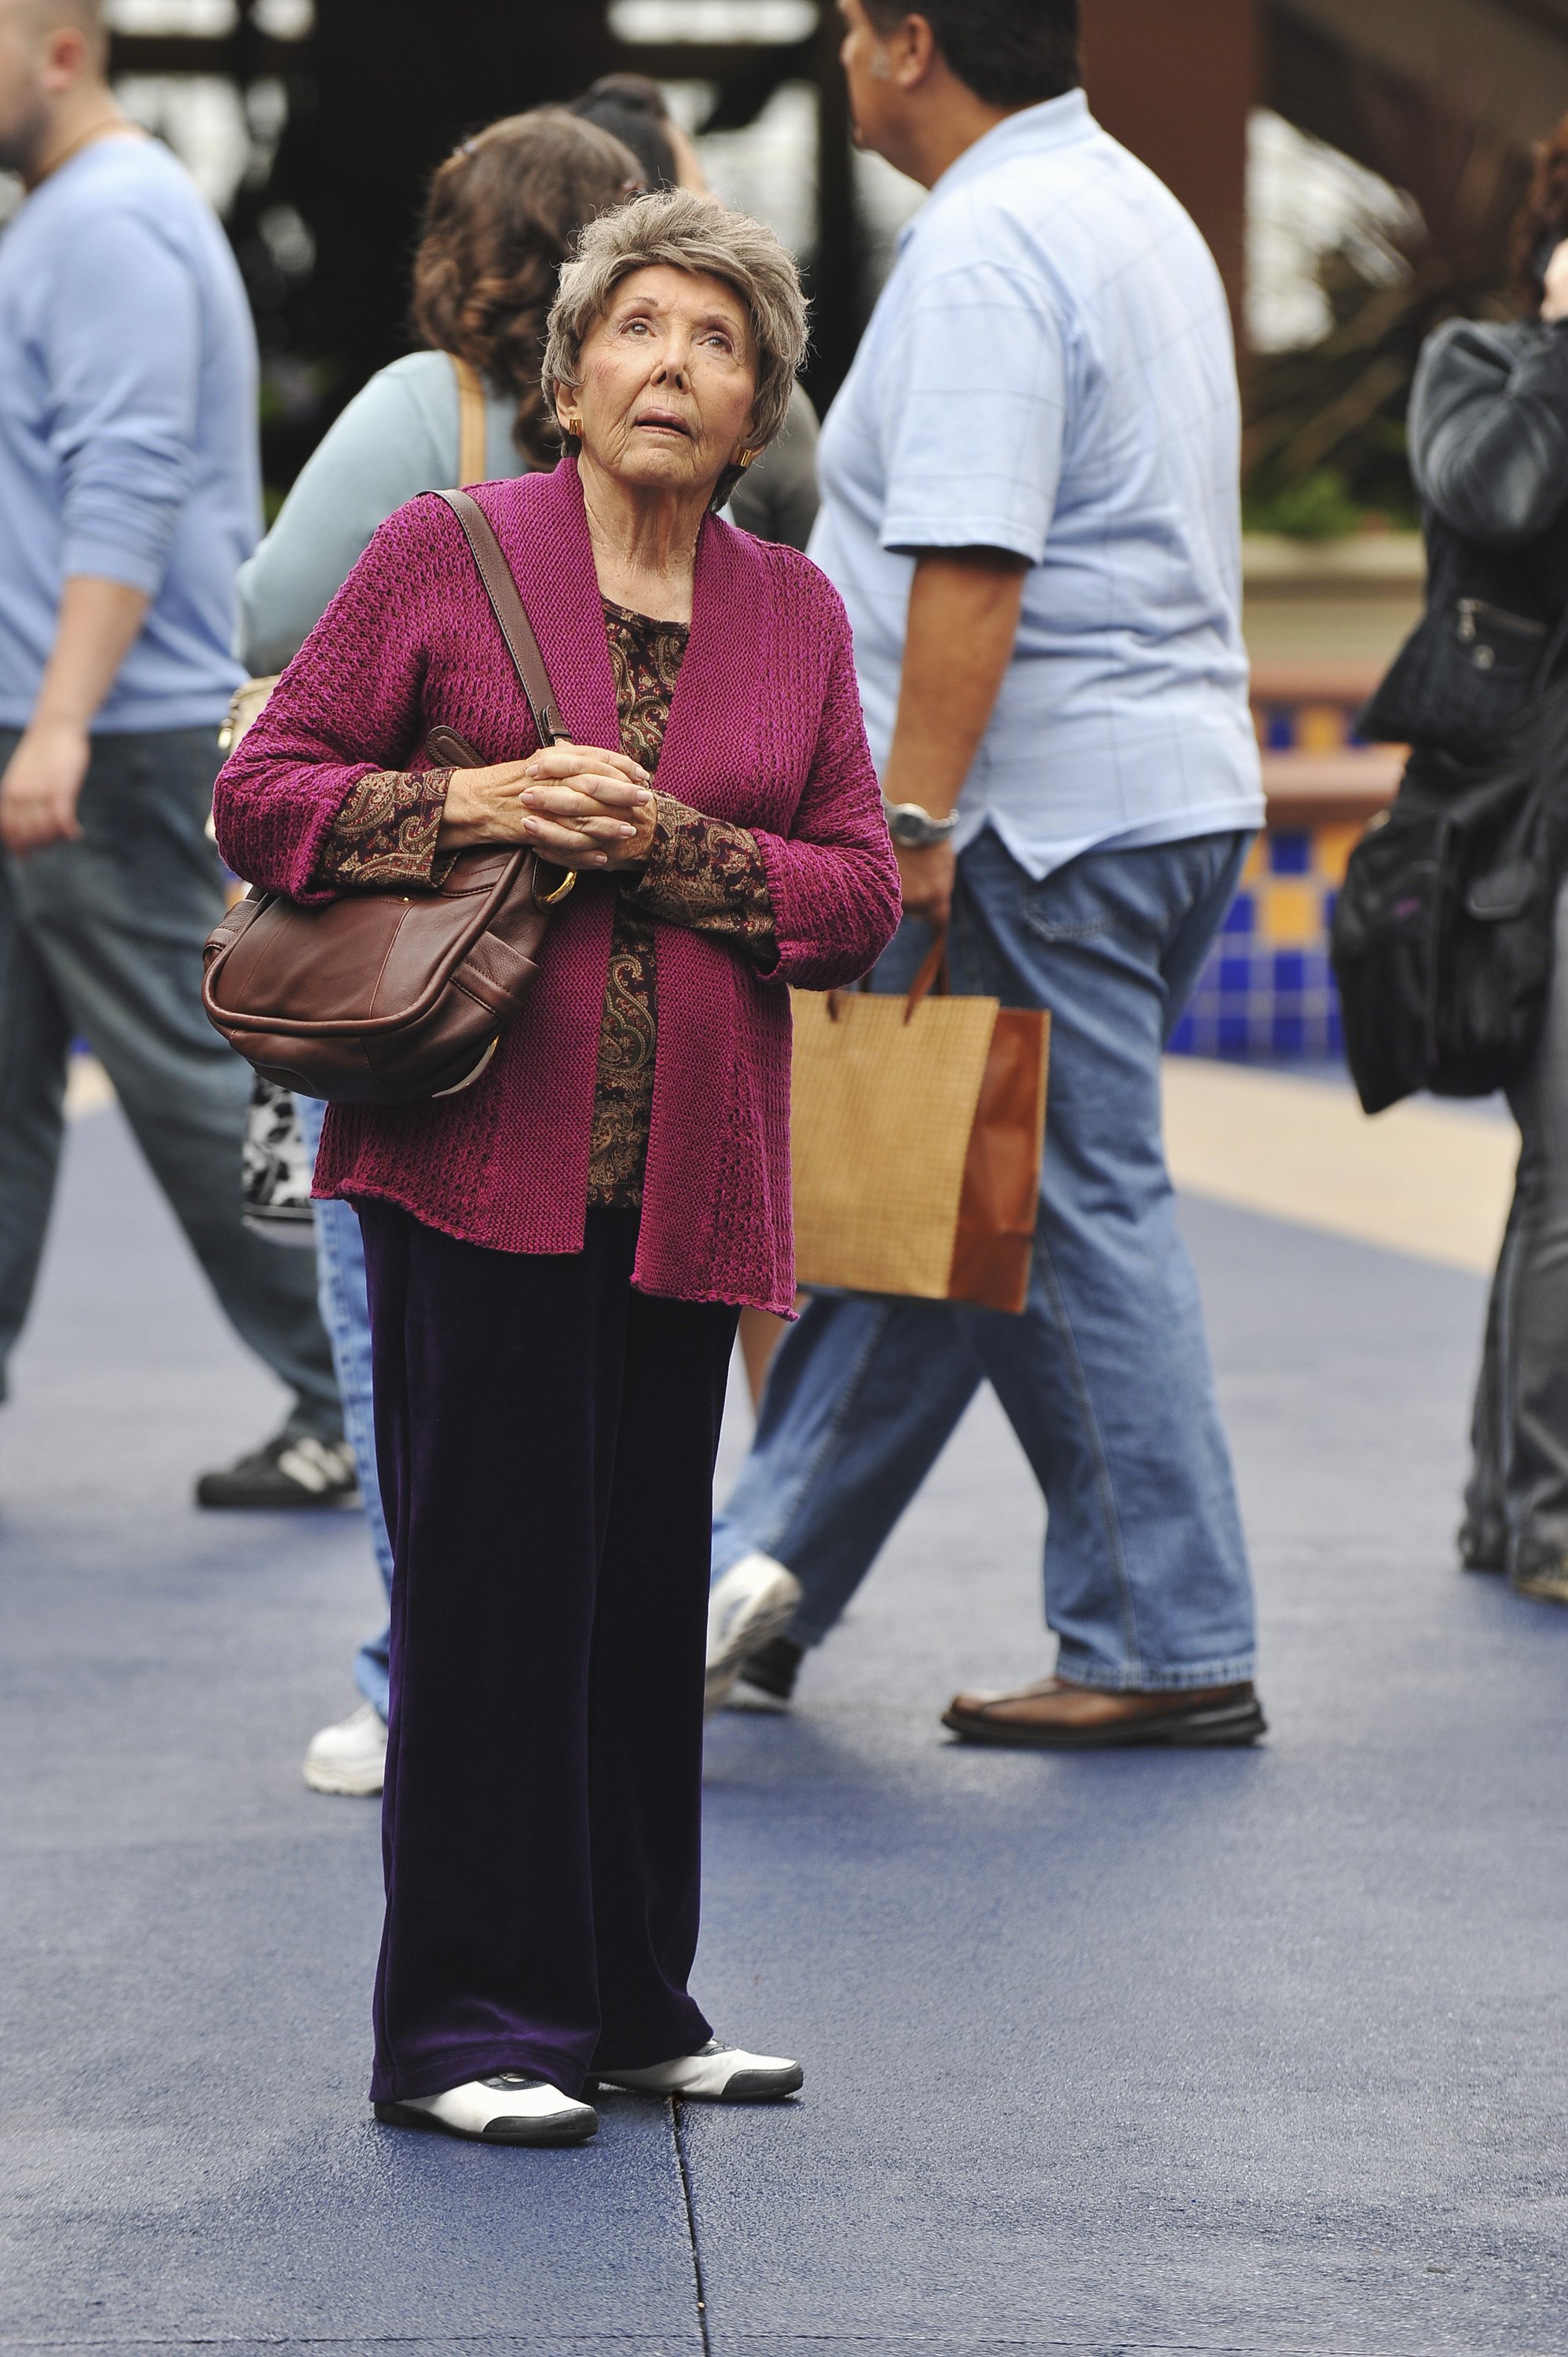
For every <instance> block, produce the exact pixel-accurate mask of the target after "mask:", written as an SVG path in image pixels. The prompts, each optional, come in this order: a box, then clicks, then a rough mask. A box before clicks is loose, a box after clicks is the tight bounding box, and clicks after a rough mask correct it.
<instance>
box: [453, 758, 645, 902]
mask: <svg viewBox="0 0 1568 2357" xmlns="http://www.w3.org/2000/svg"><path fill="white" fill-rule="evenodd" d="M657 818H658V803H657V802H656V800H655V797H654V792H653V788H652V784H651V782H650V779H649V775H648V772H647V770H644V769H642V768H640V767H639V764H638V763H637V762H636V761H634V760H632V759H630V758H629V756H628V755H627V754H625V753H610V752H607V751H605V750H604V748H602V747H600V746H597V745H573V744H569V743H566V742H564V741H563V742H561V743H558V744H554V745H546V746H543V747H542V748H541V749H540V750H539V751H538V752H537V753H531V754H530V755H529V757H528V759H526V760H525V761H498V762H497V763H495V764H494V765H493V766H492V767H490V768H489V769H484V770H453V772H452V782H451V784H450V785H449V786H448V787H447V789H446V813H445V815H444V816H443V818H442V822H441V832H440V834H439V836H438V837H437V848H438V849H439V850H442V851H467V850H470V849H471V848H472V847H473V846H474V845H476V844H481V843H513V844H516V843H521V844H527V845H529V846H530V847H531V848H532V850H534V851H537V852H538V854H539V856H540V857H541V858H542V859H547V860H549V861H550V862H551V864H552V866H556V867H591V868H607V869H610V870H615V869H618V868H623V867H637V866H641V864H642V862H643V861H644V860H645V859H646V858H647V856H648V855H649V852H650V849H651V848H652V845H653V830H654V825H655V823H656V821H657Z"/></svg>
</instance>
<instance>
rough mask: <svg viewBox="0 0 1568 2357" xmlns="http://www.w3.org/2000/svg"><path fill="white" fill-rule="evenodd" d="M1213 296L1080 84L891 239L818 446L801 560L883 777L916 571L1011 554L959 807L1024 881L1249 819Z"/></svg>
mask: <svg viewBox="0 0 1568 2357" xmlns="http://www.w3.org/2000/svg"><path fill="white" fill-rule="evenodd" d="M1239 442H1240V410H1239V404H1238V399H1237V391H1236V366H1235V356H1234V351H1233V348H1232V343H1231V336H1230V317H1229V313H1228V311H1227V309H1226V303H1225V295H1224V290H1223V288H1222V286H1221V285H1220V281H1219V272H1218V271H1217V269H1216V268H1215V265H1214V262H1213V259H1212V257H1211V255H1210V254H1209V253H1208V248H1207V246H1206V245H1205V244H1204V242H1203V241H1202V239H1201V238H1200V237H1199V235H1198V233H1197V230H1196V229H1195V228H1194V226H1193V224H1192V222H1191V221H1189V220H1188V218H1187V214H1186V213H1185V212H1184V211H1183V210H1182V209H1181V207H1180V205H1179V204H1178V203H1177V202H1176V199H1175V198H1174V197H1173V196H1172V195H1171V193H1170V191H1169V189H1168V188H1165V187H1164V185H1163V184H1162V183H1161V182H1160V181H1159V180H1157V179H1156V178H1155V176H1154V174H1153V173H1152V172H1150V171H1148V170H1146V169H1145V167H1144V166H1143V165H1142V164H1140V163H1139V162H1137V160H1136V159H1135V158H1134V157H1133V156H1130V155H1129V154H1128V153H1127V151H1126V149H1125V148H1123V147H1120V146H1118V145H1117V144H1116V142H1115V141H1114V140H1113V139H1112V138H1111V137H1110V136H1109V135H1107V133H1105V132H1104V131H1102V130H1101V127H1100V125H1099V124H1097V123H1096V122H1095V121H1094V119H1093V117H1092V116H1091V115H1090V112H1089V109H1088V105H1087V103H1086V102H1085V99H1084V96H1083V93H1082V92H1081V91H1072V92H1070V93H1069V95H1068V96H1066V97H1064V98H1056V99H1051V100H1049V101H1048V102H1047V103H1046V104H1044V105H1041V106H1032V107H1028V108H1026V110H1025V111H1024V112H1023V113H1019V114H1015V115H1010V116H1008V117H1007V118H1006V119H1005V120H1004V122H1002V123H1000V124H997V125H996V127H995V128H994V129H993V130H992V131H989V132H987V134H986V135H985V136H984V137H983V139H981V140H978V141H977V142H976V144H975V145H973V146H972V147H971V148H969V149H968V150H967V151H966V152H965V153H964V154H963V155H962V156H960V158H959V159H958V161H957V162H956V163H955V164H953V165H952V166H951V167H950V168H949V169H948V171H946V172H945V173H944V174H943V175H942V178H940V180H939V181H938V182H937V184H936V187H935V188H933V189H932V191H931V194H930V196H929V199H928V200H927V202H926V204H925V205H924V206H923V207H922V208H921V210H920V211H919V213H918V215H917V217H916V218H915V220H914V221H912V222H911V223H910V224H909V226H908V228H907V229H906V230H905V231H904V234H903V237H902V239H901V241H900V244H899V252H898V258H897V263H896V264H895V267H894V270H893V273H892V275H891V276H890V277H889V279H888V281H887V284H886V286H885V287H884V288H883V291H882V295H881V297H880V299H879V301H878V303H877V305H876V308H875V312H874V313H873V315H872V319H871V323H870V326H869V327H868V328H867V329H866V332H865V339H864V340H863V342H862V344H861V347H860V350H859V352H858V353H857V354H856V357H855V361H854V367H853V368H852V369H851V371H850V373H849V376H848V378H847V379H846V380H845V382H844V385H843V390H842V391H841V393H840V394H839V396H838V399H837V400H836V401H835V402H834V404H833V405H832V410H831V411H830V412H829V414H828V417H827V420H826V423H825V424H824V425H823V428H822V447H821V456H820V460H819V471H820V474H821V478H822V511H821V514H820V515H819V518H818V521H817V526H816V530H815V532H814V533H813V534H812V536H811V548H810V554H811V556H812V557H813V558H814V559H815V560H816V562H817V563H818V564H819V565H821V566H822V570H823V571H824V572H825V573H826V574H827V576H828V577H829V578H830V580H832V582H833V584H834V585H835V587H837V588H838V590H839V591H840V593H841V594H842V596H843V600H844V603H845V605H846V606H847V607H848V608H849V616H850V620H851V622H852V623H853V625H854V657H855V669H856V672H857V674H858V676H859V681H860V692H861V699H862V702H863V704H864V705H865V723H866V729H867V733H868V735H869V737H870V739H871V748H872V752H873V754H874V755H875V759H876V762H877V766H878V768H879V769H882V768H883V767H884V766H885V765H886V758H887V752H888V748H889V746H890V744H891V742H892V737H893V724H894V719H895V716H896V714H897V703H898V680H899V671H900V667H901V664H902V661H903V651H904V630H905V621H906V617H907V614H908V599H909V585H910V581H911V578H912V576H913V572H914V558H913V556H912V555H911V554H909V553H908V552H910V551H912V550H915V549H921V548H961V547H990V548H1002V549H1008V550H1011V551H1012V552H1013V553H1014V554H1017V555H1020V556H1024V557H1026V558H1027V559H1028V560H1029V565H1030V568H1031V569H1030V571H1029V573H1028V575H1027V576H1026V583H1025V590H1024V607H1023V615H1022V619H1021V621H1020V625H1019V630H1018V637H1017V642H1016V646H1015V651H1014V656H1013V661H1012V663H1011V664H1010V666H1009V668H1008V671H1007V673H1006V675H1005V678H1004V682H1003V685H1002V690H1001V693H1000V694H999V696H998V698H997V702H996V707H995V711H994V714H993V717H992V721H991V725H990V726H989V728H988V729H987V731H986V734H985V737H984V738H983V741H982V744H981V747H980V751H979V753H978V755H977V757H976V759H975V762H974V765H973V768H972V770H971V771H970V774H969V777H968V780H967V781H966V783H965V785H964V789H963V794H962V797H961V802H960V805H959V807H960V826H959V832H958V835H957V842H958V845H959V846H960V847H962V845H964V844H965V843H968V842H970V841H972V839H973V838H974V836H975V835H977V834H979V833H980V832H981V830H982V828H983V827H984V826H986V825H991V826H993V827H994V828H995V830H996V832H997V834H999V835H1000V836H1001V837H1002V839H1003V841H1004V843H1005V845H1007V848H1008V850H1009V851H1010V852H1011V853H1012V855H1013V856H1014V857H1015V859H1016V860H1018V861H1019V862H1020V864H1021V865H1022V866H1024V867H1026V869H1027V870H1028V872H1029V873H1030V874H1031V875H1032V876H1035V877H1042V876H1046V875H1048V874H1049V873H1050V872H1051V870H1052V869H1053V868H1056V867H1059V866H1063V865H1064V864H1065V863H1066V862H1067V861H1068V860H1069V859H1072V858H1075V857H1076V856H1078V855H1079V853H1080V852H1083V851H1087V850H1090V849H1092V848H1094V847H1096V846H1099V845H1108V844H1112V843H1116V844H1122V845H1133V844H1151V843H1169V842H1178V841H1181V840H1183V839H1184V838H1186V837H1187V836H1190V835H1196V834H1211V833H1219V832H1222V831H1225V830H1229V829H1231V828H1245V827H1253V826H1256V825H1258V824H1259V823H1261V821H1262V814H1263V803H1262V790H1261V786H1260V781H1259V760H1258V750H1257V744H1256V740H1255V737H1254V736H1253V732H1252V726H1251V717H1250V715H1249V710H1248V702H1247V658H1246V653H1245V651H1244V649H1243V646H1242V642H1241V631H1240V588H1241V551H1240V499H1239V493H1238V460H1239Z"/></svg>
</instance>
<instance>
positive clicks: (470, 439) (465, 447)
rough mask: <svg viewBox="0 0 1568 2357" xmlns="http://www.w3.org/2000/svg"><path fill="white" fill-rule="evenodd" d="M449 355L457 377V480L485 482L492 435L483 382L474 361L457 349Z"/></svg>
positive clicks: (459, 482) (462, 482)
mask: <svg viewBox="0 0 1568 2357" xmlns="http://www.w3.org/2000/svg"><path fill="white" fill-rule="evenodd" d="M446 357H447V359H448V360H449V361H451V363H452V373H453V375H454V376H455V377H456V380H457V481H458V484H459V486H461V485H462V484H464V483H482V482H483V481H484V479H485V444H486V441H487V439H488V438H489V437H488V435H487V433H486V426H487V424H488V420H487V418H486V416H485V388H484V384H483V382H482V381H481V379H480V376H479V371H478V369H477V368H476V367H475V366H474V363H473V361H464V360H459V359H458V357H457V355H456V352H448V354H447V355H446Z"/></svg>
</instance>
